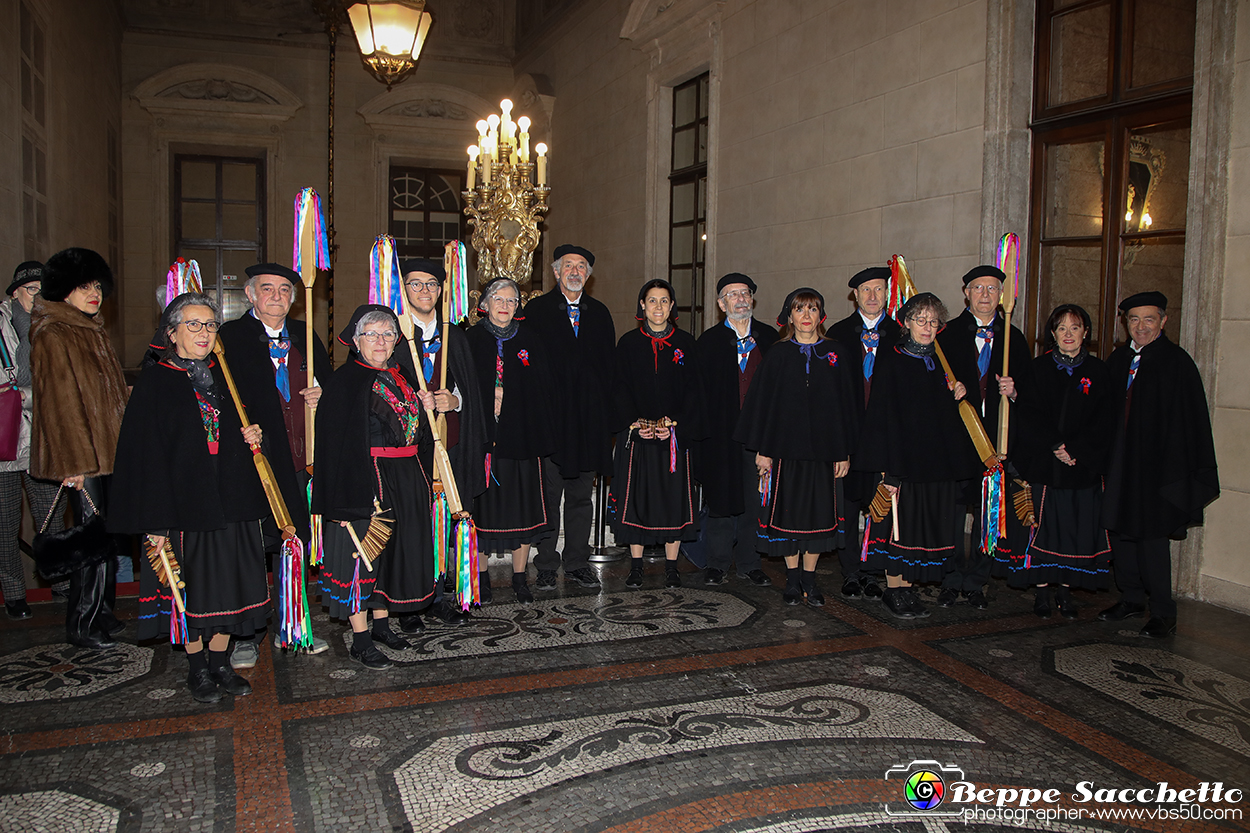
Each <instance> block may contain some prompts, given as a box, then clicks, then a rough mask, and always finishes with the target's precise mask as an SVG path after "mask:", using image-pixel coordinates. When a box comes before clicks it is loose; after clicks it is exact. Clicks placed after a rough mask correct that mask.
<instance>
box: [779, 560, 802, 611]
mask: <svg viewBox="0 0 1250 833" xmlns="http://www.w3.org/2000/svg"><path fill="white" fill-rule="evenodd" d="M802 598H803V586H802V584H800V582H799V568H798V567H786V589H785V590H782V591H781V600H782V601H783V602H785V603H786V604H788V605H796V604H798V603H799V600H800V599H802Z"/></svg>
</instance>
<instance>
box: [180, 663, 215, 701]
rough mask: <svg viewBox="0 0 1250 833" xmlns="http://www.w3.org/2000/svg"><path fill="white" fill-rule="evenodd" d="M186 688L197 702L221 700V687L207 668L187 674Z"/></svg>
mask: <svg viewBox="0 0 1250 833" xmlns="http://www.w3.org/2000/svg"><path fill="white" fill-rule="evenodd" d="M187 688H188V689H189V690H190V692H191V696H192V697H193V698H194V699H195V702H197V703H216V702H218V701H220V700H221V689H219V688H218V687H217V682H216V681H215V680H214V679H213V675H212V672H210V671H209V670H208V669H207V668H201V669H200V670H199V671H192V672H191V673H190V674H188V675H187Z"/></svg>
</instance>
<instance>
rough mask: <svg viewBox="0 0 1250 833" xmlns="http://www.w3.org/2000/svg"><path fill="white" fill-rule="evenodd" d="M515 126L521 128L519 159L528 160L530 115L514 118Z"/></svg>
mask: <svg viewBox="0 0 1250 833" xmlns="http://www.w3.org/2000/svg"><path fill="white" fill-rule="evenodd" d="M516 124H517V127H519V128H520V129H521V145H520V153H521V161H522V162H528V161H530V117H529V116H521V118H519V119H517V120H516Z"/></svg>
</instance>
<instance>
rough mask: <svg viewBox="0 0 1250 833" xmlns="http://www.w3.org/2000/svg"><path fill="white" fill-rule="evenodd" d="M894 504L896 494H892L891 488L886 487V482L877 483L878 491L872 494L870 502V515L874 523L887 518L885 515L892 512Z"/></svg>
mask: <svg viewBox="0 0 1250 833" xmlns="http://www.w3.org/2000/svg"><path fill="white" fill-rule="evenodd" d="M893 504H894V496H893V495H891V494H890V490H889V489H887V488H886V487H885V484H884V483H878V484H877V491H876V492H874V493H873V495H872V502H871V503H869V504H868V515H869V517H871V518H872V520H873V522H874V523H881V521H884V520H885V516H886V515H888V514H890V507H891V506H892V505H893Z"/></svg>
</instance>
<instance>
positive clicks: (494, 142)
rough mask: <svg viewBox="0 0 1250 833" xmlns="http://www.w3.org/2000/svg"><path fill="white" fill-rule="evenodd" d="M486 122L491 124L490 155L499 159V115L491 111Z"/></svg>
mask: <svg viewBox="0 0 1250 833" xmlns="http://www.w3.org/2000/svg"><path fill="white" fill-rule="evenodd" d="M486 123H487V124H489V125H490V156H491V159H493V160H494V161H496V162H498V161H499V116H496V115H495V114H494V113H491V114H490V116H489V117H488V118H487V119H486Z"/></svg>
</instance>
